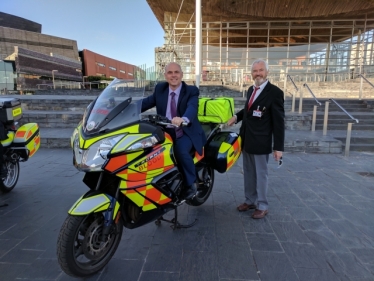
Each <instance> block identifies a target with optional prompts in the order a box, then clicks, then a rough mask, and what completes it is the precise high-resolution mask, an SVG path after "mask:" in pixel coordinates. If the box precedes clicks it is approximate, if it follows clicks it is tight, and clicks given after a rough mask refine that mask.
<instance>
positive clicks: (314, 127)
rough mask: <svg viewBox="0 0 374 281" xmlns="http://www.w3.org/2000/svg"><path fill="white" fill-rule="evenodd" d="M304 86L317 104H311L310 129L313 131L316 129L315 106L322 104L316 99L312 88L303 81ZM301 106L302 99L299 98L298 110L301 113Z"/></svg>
mask: <svg viewBox="0 0 374 281" xmlns="http://www.w3.org/2000/svg"><path fill="white" fill-rule="evenodd" d="M303 86H304V88H307V90H308V91H309V93H310V94H311V95H312V97H313V98H314V100H315V101H316V103H317V104H318V105H313V119H312V131H313V132H314V131H315V130H316V120H317V106H321V105H322V104H321V103H320V102H319V101H318V99H317V98H316V96H315V95H314V93H313V92H312V90H311V89H310V88H309V86H308V84H307V83H304V85H303ZM301 106H302V101H301V100H300V105H299V112H300V113H301Z"/></svg>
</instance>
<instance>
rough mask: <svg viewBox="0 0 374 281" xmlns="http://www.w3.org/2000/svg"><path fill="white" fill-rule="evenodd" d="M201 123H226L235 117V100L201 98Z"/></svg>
mask: <svg viewBox="0 0 374 281" xmlns="http://www.w3.org/2000/svg"><path fill="white" fill-rule="evenodd" d="M197 115H198V119H199V121H200V122H201V123H226V122H227V121H228V120H229V119H230V118H231V117H232V116H233V115H234V99H233V98H199V111H198V114H197Z"/></svg>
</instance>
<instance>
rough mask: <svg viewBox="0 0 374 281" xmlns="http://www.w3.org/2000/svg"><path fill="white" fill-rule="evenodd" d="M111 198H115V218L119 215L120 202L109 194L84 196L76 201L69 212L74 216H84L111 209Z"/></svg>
mask: <svg viewBox="0 0 374 281" xmlns="http://www.w3.org/2000/svg"><path fill="white" fill-rule="evenodd" d="M111 200H114V202H115V206H114V212H113V219H115V217H116V216H117V213H118V210H119V207H120V205H119V203H118V202H117V201H116V200H115V199H114V198H113V197H112V196H110V195H108V194H104V193H102V194H95V195H92V196H90V197H84V196H82V197H81V198H79V199H78V200H77V202H75V203H74V205H73V206H72V207H71V208H70V210H69V211H68V213H69V214H70V215H72V216H84V215H88V214H91V213H97V212H103V211H106V210H108V209H109V207H110V202H111Z"/></svg>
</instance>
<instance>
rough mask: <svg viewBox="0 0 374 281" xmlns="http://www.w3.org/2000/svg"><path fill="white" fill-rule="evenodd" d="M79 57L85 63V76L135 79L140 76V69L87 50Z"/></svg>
mask: <svg viewBox="0 0 374 281" xmlns="http://www.w3.org/2000/svg"><path fill="white" fill-rule="evenodd" d="M79 55H80V57H81V60H82V61H83V72H84V74H85V76H103V77H106V78H121V79H134V78H136V77H137V75H138V72H137V69H138V68H137V67H136V66H135V65H132V64H128V63H125V62H121V61H118V60H115V59H111V58H108V57H105V56H103V55H100V54H97V53H94V52H92V51H90V50H87V49H83V50H82V51H80V52H79Z"/></svg>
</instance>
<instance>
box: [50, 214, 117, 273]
mask: <svg viewBox="0 0 374 281" xmlns="http://www.w3.org/2000/svg"><path fill="white" fill-rule="evenodd" d="M103 226H104V216H103V214H102V213H93V214H89V215H86V216H70V215H69V216H68V217H67V218H66V220H65V222H64V224H63V225H62V227H61V230H60V235H59V237H58V241H57V257H58V262H59V264H60V266H61V268H62V270H63V271H64V272H65V273H66V274H68V275H70V276H73V277H87V276H90V275H93V274H95V273H97V272H98V271H100V270H101V269H102V268H103V267H104V266H105V265H106V264H107V263H108V262H109V261H110V259H111V258H112V256H113V255H114V253H115V252H116V250H117V247H118V245H119V243H120V241H121V237H122V231H123V224H122V220H119V221H118V223H117V224H113V226H112V227H111V229H110V232H109V235H108V236H107V237H106V239H105V241H102V231H103Z"/></svg>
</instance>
